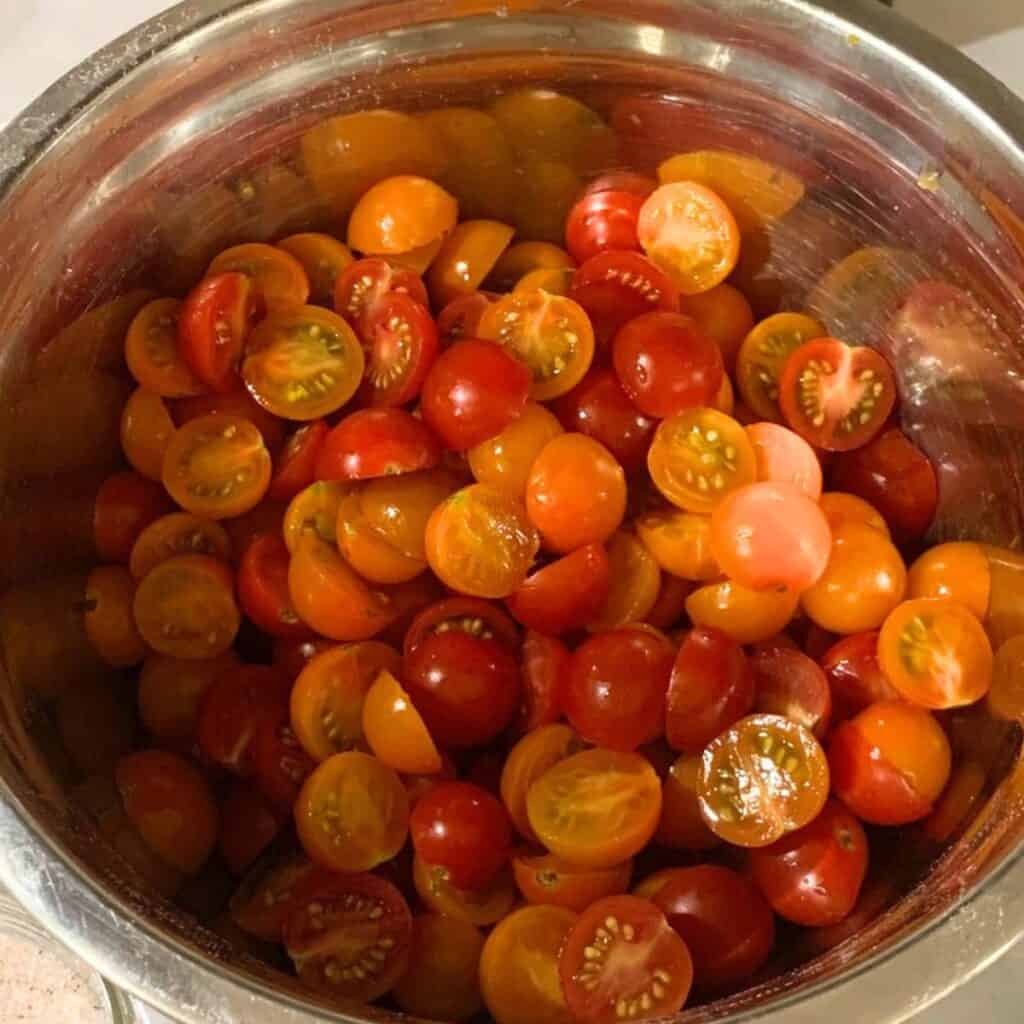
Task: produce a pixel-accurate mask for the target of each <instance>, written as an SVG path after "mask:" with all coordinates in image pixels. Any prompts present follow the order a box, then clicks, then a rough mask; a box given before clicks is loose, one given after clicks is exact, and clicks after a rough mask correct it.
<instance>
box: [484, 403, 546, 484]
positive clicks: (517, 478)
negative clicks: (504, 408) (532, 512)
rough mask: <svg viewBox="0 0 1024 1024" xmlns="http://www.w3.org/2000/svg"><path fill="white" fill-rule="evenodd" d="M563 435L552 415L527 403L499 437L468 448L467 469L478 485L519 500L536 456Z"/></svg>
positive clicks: (533, 404)
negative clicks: (485, 485) (495, 489)
mask: <svg viewBox="0 0 1024 1024" xmlns="http://www.w3.org/2000/svg"><path fill="white" fill-rule="evenodd" d="M563 433H564V431H563V430H562V425H561V424H560V423H559V422H558V420H557V418H556V417H555V415H554V414H553V413H552V412H550V411H549V410H548V409H547V408H545V407H544V406H543V405H540V404H538V403H537V402H528V403H527V405H526V408H525V409H523V411H522V413H521V414H520V415H519V417H518V418H517V419H514V420H513V421H512V422H511V423H510V424H509V425H508V426H507V427H506V428H505V429H504V430H503V431H502V432H501V433H500V434H496V435H495V436H494V437H492V438H490V439H489V440H487V441H484V442H483V443H482V444H478V445H476V446H475V447H474V448H470V450H469V453H468V458H469V468H470V469H471V470H472V471H473V476H475V477H476V479H477V482H478V483H481V484H488V485H489V486H491V487H494V488H497V489H498V490H500V491H503V492H505V493H506V494H508V495H510V496H511V497H513V498H518V499H519V500H522V499H523V497H524V495H525V494H526V486H527V483H528V482H529V478H530V470H531V469H532V467H533V463H534V461H535V460H536V458H537V456H538V455H539V454H540V453H541V451H543V449H544V446H545V445H546V444H547V443H548V442H549V441H551V440H553V439H554V438H556V437H558V436H560V435H561V434H563Z"/></svg>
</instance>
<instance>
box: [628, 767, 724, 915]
mask: <svg viewBox="0 0 1024 1024" xmlns="http://www.w3.org/2000/svg"><path fill="white" fill-rule="evenodd" d="M699 775H700V757H699V756H698V755H697V754H683V755H682V756H681V757H679V758H677V759H676V760H675V761H673V762H672V764H671V765H670V766H669V768H668V771H667V772H666V774H665V776H664V777H663V778H662V780H661V820H660V821H659V822H658V831H657V832H655V833H654V841H655V842H656V843H657V844H658V845H659V846H667V847H669V849H672V850H713V849H714V848H715V847H716V846H718V844H719V843H720V842H721V840H720V839H719V838H718V836H716V835H715V833H714V832H712V831H711V829H709V828H708V827H707V825H706V824H705V823H704V818H703V817H702V816H701V813H700V800H699V798H698V796H697V779H698V776H699ZM636 895H638V896H644V895H647V894H646V893H641V892H639V890H638V891H637V893H636Z"/></svg>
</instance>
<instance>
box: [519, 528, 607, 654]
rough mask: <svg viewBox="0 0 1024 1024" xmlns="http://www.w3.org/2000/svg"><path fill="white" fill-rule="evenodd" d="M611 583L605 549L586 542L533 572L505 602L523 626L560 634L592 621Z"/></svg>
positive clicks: (605, 597)
mask: <svg viewBox="0 0 1024 1024" xmlns="http://www.w3.org/2000/svg"><path fill="white" fill-rule="evenodd" d="M610 586H611V569H610V565H609V561H608V555H607V553H606V552H605V549H604V548H603V547H602V546H601V545H600V544H587V545H584V546H583V547H580V548H577V549H576V550H575V551H573V552H572V553H571V554H568V555H565V556H563V557H562V558H559V559H557V560H556V561H554V562H551V563H550V564H549V565H546V566H544V567H543V568H541V569H538V570H537V571H536V572H534V573H531V574H530V575H529V576H527V578H526V579H525V580H524V581H523V582H522V583H521V584H520V585H519V586H518V587H517V588H516V589H515V590H513V591H512V593H511V594H509V596H508V597H507V598H506V600H505V603H506V604H507V605H508V610H509V611H510V612H511V613H512V614H513V616H514V617H515V618H516V619H517V620H518V621H519V622H521V623H522V624H523V625H524V626H527V627H528V628H529V629H535V630H537V631H539V632H541V633H549V634H551V635H553V636H557V635H558V634H560V633H567V632H570V631H572V630H574V629H582V628H583V626H585V625H586V624H587V623H588V622H592V621H593V620H594V619H595V618H596V617H597V616H598V615H599V613H600V612H601V609H602V608H603V607H604V605H605V602H606V601H607V598H608V593H609V588H610Z"/></svg>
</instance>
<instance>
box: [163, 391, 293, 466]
mask: <svg viewBox="0 0 1024 1024" xmlns="http://www.w3.org/2000/svg"><path fill="white" fill-rule="evenodd" d="M214 413H219V414H221V415H224V416H237V417H238V418H239V419H243V420H248V421H249V422H250V423H251V424H252V425H253V426H254V427H255V428H256V429H257V430H258V431H259V432H260V434H261V435H262V437H263V443H264V444H265V445H266V446H267V451H269V452H271V453H276V452H278V451H279V450H280V448H281V445H282V444H284V435H285V425H284V423H283V421H282V420H280V419H278V418H277V417H276V416H275V415H274V414H273V413H270V412H267V410H266V409H264V408H263V406H262V405H260V404H259V403H258V402H257V401H256V399H255V398H253V397H252V395H250V394H249V392H248V391H246V390H245V388H244V386H242V383H241V380H239V382H238V387H237V389H236V390H233V391H230V392H228V393H227V394H218V395H212V394H211V395H194V396H192V397H191V398H179V399H178V400H177V401H175V402H173V403H172V404H171V416H172V417H173V418H174V422H175V423H176V424H177V425H178V427H179V428H180V427H183V426H185V424H187V423H191V422H192V420H197V419H199V418H200V417H201V416H212V415H213V414H214Z"/></svg>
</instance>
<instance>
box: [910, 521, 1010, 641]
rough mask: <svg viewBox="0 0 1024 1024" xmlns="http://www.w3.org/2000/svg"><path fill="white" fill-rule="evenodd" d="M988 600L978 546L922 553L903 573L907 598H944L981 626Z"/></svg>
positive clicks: (956, 544)
mask: <svg viewBox="0 0 1024 1024" xmlns="http://www.w3.org/2000/svg"><path fill="white" fill-rule="evenodd" d="M991 596H992V572H991V570H990V568H989V559H988V555H987V554H986V553H985V549H984V548H983V547H982V545H980V544H974V543H972V542H970V541H952V542H950V543H948V544H939V545H937V546H936V547H934V548H931V549H930V550H929V551H925V552H924V554H922V555H921V556H920V557H919V558H918V559H917V561H915V562H914V564H913V565H912V566H911V567H910V570H909V572H908V573H907V597H908V598H918V597H947V598H950V599H952V600H954V601H956V602H958V603H959V604H962V605H963V606H964V607H965V608H968V609H969V610H970V611H971V613H972V614H973V615H974V616H975V617H976V618H977V619H978V621H979V622H984V621H985V618H986V616H987V615H988V610H989V602H990V599H991Z"/></svg>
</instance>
